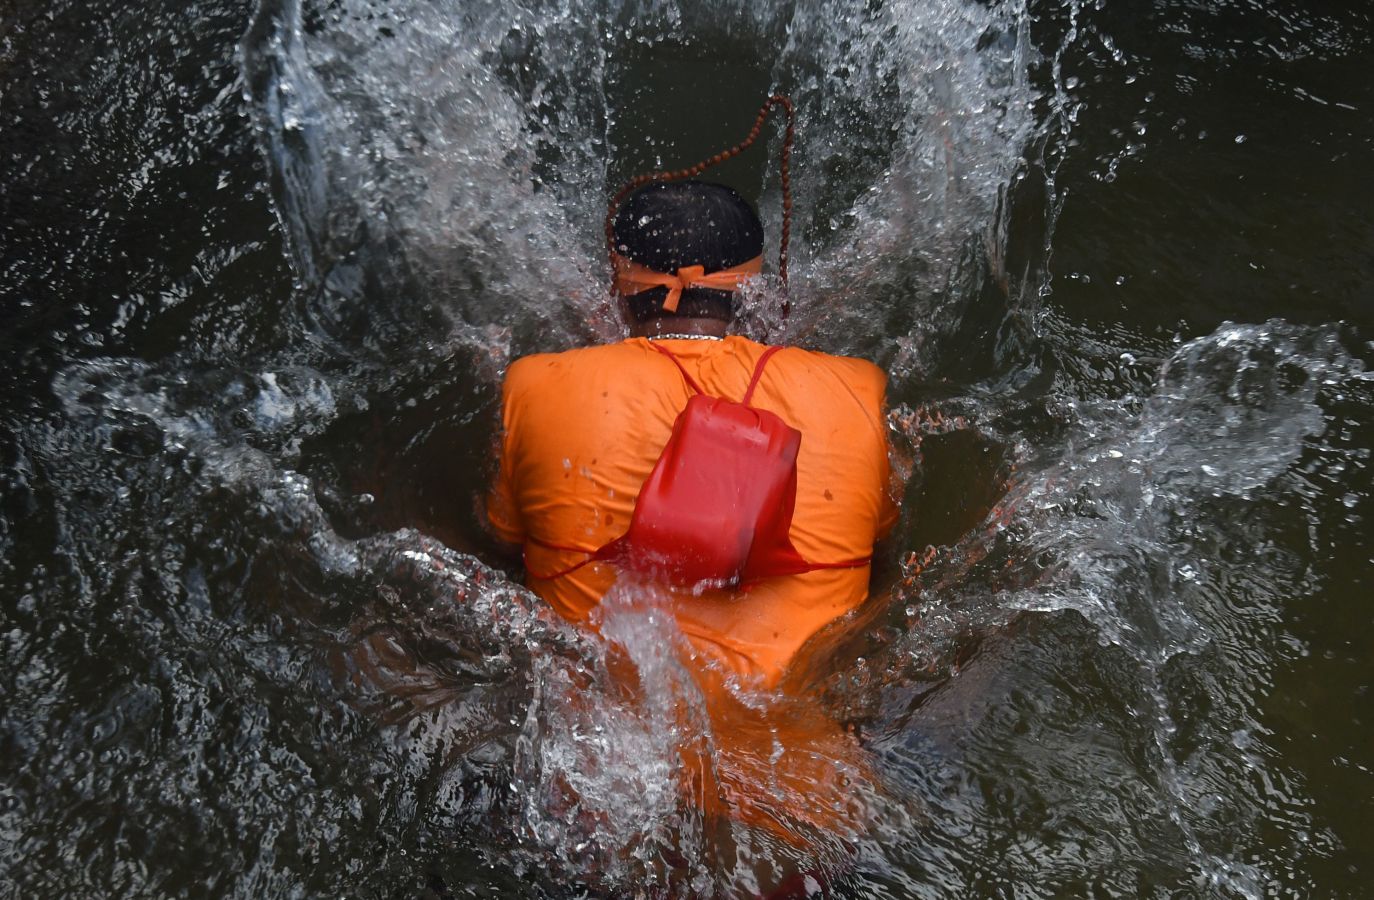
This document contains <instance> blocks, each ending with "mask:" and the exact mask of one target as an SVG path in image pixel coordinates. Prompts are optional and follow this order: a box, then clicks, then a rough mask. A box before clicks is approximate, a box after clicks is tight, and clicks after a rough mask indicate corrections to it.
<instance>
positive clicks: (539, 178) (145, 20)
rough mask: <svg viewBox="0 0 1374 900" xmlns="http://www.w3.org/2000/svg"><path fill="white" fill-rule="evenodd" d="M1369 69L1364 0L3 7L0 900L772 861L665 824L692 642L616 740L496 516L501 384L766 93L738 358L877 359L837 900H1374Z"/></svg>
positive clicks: (643, 663) (658, 632)
mask: <svg viewBox="0 0 1374 900" xmlns="http://www.w3.org/2000/svg"><path fill="white" fill-rule="evenodd" d="M1371 64H1374V9H1371V8H1370V7H1369V6H1368V5H1367V4H1330V5H1329V6H1324V5H1322V4H1312V3H1302V4H1300V3H1287V2H1272V3H1258V2H1252V0H1243V2H1242V0H1211V2H1179V0H1174V2H1170V0H1153V2H1149V3H1143V2H1142V3H1135V4H1124V3H1114V4H1110V5H1109V4H1105V3H1060V4H1056V3H1031V4H1030V5H1029V7H1028V8H1027V7H1025V6H1023V5H1021V4H1017V3H1008V4H995V3H979V2H972V0H969V2H960V0H946V2H940V3H914V2H913V3H901V2H891V3H871V4H868V5H867V6H866V7H863V8H858V7H855V6H853V5H851V4H840V3H814V4H802V3H797V4H789V3H779V4H763V3H760V4H756V5H738V4H716V3H702V4H688V5H677V4H673V3H654V4H644V5H640V6H635V5H623V6H622V5H616V4H562V5H559V4H527V5H515V4H490V5H484V4H482V3H479V2H468V3H459V2H434V3H429V4H420V3H395V4H383V3H368V2H364V0H357V2H335V3H328V4H326V3H322V2H321V3H314V2H308V3H304V4H303V5H302V6H297V5H296V4H295V3H294V2H277V0H261V2H242V3H231V2H224V3H214V2H202V3H197V4H194V5H193V6H190V7H189V8H186V7H184V6H183V5H179V4H170V3H163V4H159V3H154V2H148V3H143V4H135V5H131V4H117V3H110V2H105V0H93V2H86V3H79V4H78V3H73V2H65V0H58V2H54V3H50V4H45V5H28V6H21V7H15V8H12V9H10V10H8V11H6V12H4V14H3V15H2V16H0V316H3V329H2V330H0V351H2V352H3V354H4V361H5V367H4V372H3V376H0V377H3V379H4V390H3V392H2V393H0V416H3V422H4V437H3V441H0V454H3V456H0V641H3V647H4V656H3V659H4V665H3V667H0V672H2V673H3V683H0V697H3V702H0V758H3V759H4V761H5V762H4V769H3V772H4V778H3V779H0V860H3V868H0V885H3V887H0V896H7V897H11V896H12V897H33V896H52V897H67V896H82V897H104V896H206V895H209V896H221V895H227V896H254V897H256V896H316V895H319V896H324V895H333V896H339V895H344V896H387V897H405V896H419V895H423V894H424V893H425V892H426V891H429V892H432V893H439V892H447V893H450V894H452V895H455V896H469V895H471V896H506V895H517V894H518V895H525V894H531V893H534V894H540V895H549V896H562V895H567V894H569V893H576V892H577V891H578V890H580V889H581V888H579V887H577V886H578V885H582V886H585V887H586V888H588V889H590V890H592V891H594V892H603V893H610V894H612V895H622V894H634V893H636V892H637V891H641V890H642V891H643V892H644V893H649V894H652V893H653V889H652V887H651V886H652V885H654V884H658V885H671V886H673V890H676V891H677V892H678V893H681V894H698V895H719V896H730V895H735V894H739V893H748V892H749V891H750V890H751V887H752V886H753V885H755V884H757V883H758V882H757V881H756V880H754V879H756V878H757V877H758V873H759V872H761V871H764V870H767V869H768V868H769V867H772V866H776V867H780V868H786V867H787V866H788V865H790V863H789V862H788V859H787V857H788V853H787V851H785V850H783V849H781V848H779V847H776V846H772V845H769V844H767V843H766V842H762V843H760V842H755V843H753V844H751V843H750V842H749V839H748V837H747V836H742V835H735V836H733V837H732V840H733V841H734V843H733V844H730V843H729V842H726V843H721V842H719V841H717V840H716V839H714V838H712V837H711V836H710V835H707V834H706V833H705V832H704V831H703V830H702V827H701V823H700V822H699V821H698V820H697V819H695V818H694V817H693V815H692V813H691V811H688V810H682V809H679V808H677V807H676V805H675V803H674V802H673V798H674V797H675V796H676V792H675V789H674V777H675V775H674V771H673V760H675V759H676V756H675V753H676V750H675V748H674V743H673V742H674V741H675V740H679V739H680V738H681V735H680V734H679V733H678V732H677V731H675V730H674V729H675V727H676V723H677V722H678V719H679V718H680V717H682V716H686V717H687V720H688V721H696V720H699V718H700V716H699V715H697V713H699V701H698V700H694V699H693V695H692V692H691V690H690V682H689V680H687V679H685V677H684V675H683V673H682V670H681V668H680V666H677V665H676V663H675V657H674V656H673V653H672V652H671V649H670V648H671V646H672V642H673V638H672V635H671V634H670V633H665V631H664V626H663V623H662V622H661V621H655V620H653V618H652V617H651V616H650V617H646V616H644V615H642V614H640V613H637V612H636V611H635V608H634V606H633V604H631V605H627V606H620V605H616V604H612V608H611V609H610V610H609V611H608V614H607V616H608V618H607V622H606V625H605V631H606V633H607V635H608V636H609V637H611V638H613V639H614V640H615V641H617V642H618V643H619V645H620V647H621V649H622V650H623V651H624V652H625V653H628V655H629V656H630V658H631V659H632V660H633V661H634V662H635V663H636V664H637V665H638V666H639V669H640V672H641V679H642V681H643V683H644V684H645V685H646V699H645V700H644V701H643V703H641V705H639V706H636V705H634V704H631V703H627V701H624V700H623V698H618V695H617V692H616V690H615V688H614V686H613V682H614V679H613V678H612V677H611V675H610V668H609V666H610V664H609V662H608V651H607V647H606V646H605V645H604V644H602V643H601V642H600V641H597V640H595V639H592V638H590V637H588V636H586V635H583V634H579V633H577V632H575V631H573V630H571V629H569V628H567V627H566V626H564V625H562V624H561V623H560V622H558V621H556V620H555V619H552V618H550V617H549V616H548V615H547V613H545V612H544V611H541V610H540V608H539V606H538V605H537V604H536V603H535V602H533V601H532V599H531V598H530V597H529V596H528V595H526V594H524V593H523V592H522V591H521V590H520V589H519V588H518V587H517V586H516V585H515V584H514V583H512V581H511V578H510V576H511V574H512V573H507V572H502V571H500V570H498V569H491V568H487V567H486V566H485V565H483V564H482V562H480V560H482V559H491V557H490V556H489V555H488V551H489V550H490V549H491V548H490V547H489V546H487V544H486V543H485V538H484V537H483V535H482V532H481V529H480V527H479V526H478V524H477V520H476V514H475V509H476V504H477V502H478V498H479V497H480V494H481V491H482V489H483V487H484V485H485V483H486V478H487V476H488V469H487V466H488V460H489V453H490V449H491V446H492V440H493V419H492V415H493V412H494V403H495V398H496V386H497V385H498V384H499V378H500V372H501V370H502V367H503V366H504V364H505V363H506V362H507V361H508V360H509V359H510V358H512V357H513V356H515V355H519V354H521V353H525V352H529V351H531V350H535V349H556V348H561V347H566V346H571V345H574V344H576V343H580V342H584V341H587V340H597V339H605V338H609V337H613V336H615V335H616V334H617V330H616V329H617V325H616V323H615V322H614V320H613V318H612V317H611V315H610V306H609V304H608V303H607V301H606V298H605V296H604V290H603V288H602V287H601V283H602V281H601V279H602V273H601V272H600V271H599V270H598V268H597V266H598V250H597V240H598V239H597V234H598V225H599V219H600V216H601V215H602V214H603V207H602V204H603V202H604V197H605V196H606V194H607V193H608V192H609V190H610V189H612V188H613V187H614V186H616V185H618V184H619V183H620V181H621V180H622V179H624V178H625V177H627V176H628V175H631V174H633V173H636V172H638V171H641V170H642V169H644V168H646V167H648V166H652V165H656V164H660V163H662V164H667V165H678V164H682V163H685V162H689V161H692V160H694V159H695V158H696V157H698V156H700V155H703V154H705V153H707V152H711V151H713V150H715V149H716V148H717V147H719V146H720V145H723V144H728V143H733V142H734V141H735V140H737V135H738V133H739V132H741V131H742V130H744V129H745V128H746V127H747V124H748V121H749V118H750V115H751V112H752V110H753V108H754V107H755V105H756V103H757V101H758V100H759V99H760V98H761V97H762V96H763V95H764V94H766V93H768V92H769V91H770V90H784V91H788V92H790V93H791V94H792V95H793V96H794V97H795V99H796V100H797V102H798V108H799V112H800V116H801V120H800V133H799V144H798V148H797V157H796V161H795V168H796V173H797V190H798V198H797V199H798V220H797V223H796V226H795V231H794V260H795V268H794V270H793V273H792V281H793V304H794V308H795V310H796V312H795V314H794V316H793V318H792V320H790V321H789V322H788V323H787V325H786V326H785V329H784V326H782V325H781V324H780V323H779V322H778V320H777V317H776V314H775V310H776V308H777V301H778V296H777V293H776V291H775V290H774V289H773V288H772V287H768V288H765V289H764V290H762V291H761V292H759V294H758V295H757V296H754V297H752V298H751V313H750V316H749V319H748V324H747V327H748V329H749V330H750V331H751V333H755V334H771V336H772V337H773V338H774V339H784V340H792V341H796V342H800V343H804V344H808V345H811V346H816V347H820V348H823V349H829V350H832V351H838V352H849V353H856V354H859V355H864V356H867V357H869V358H872V359H874V360H876V361H878V362H879V363H880V364H882V365H883V366H884V367H885V368H887V369H888V370H889V372H890V373H891V375H892V387H891V393H892V401H893V405H894V415H893V418H892V424H893V429H894V441H895V443H896V445H897V446H898V448H899V453H900V454H901V455H902V456H903V457H904V458H907V459H909V460H910V461H911V462H912V465H913V476H912V480H911V486H910V488H909V489H908V492H907V496H906V503H905V509H906V513H905V515H904V519H903V522H902V524H901V526H900V528H899V532H898V534H897V536H896V538H895V540H894V542H893V546H892V547H891V548H889V549H888V550H887V552H886V555H885V557H884V559H883V561H882V564H881V566H880V569H881V570H882V572H881V576H880V580H881V582H882V584H883V585H884V586H886V585H888V584H891V585H892V590H891V592H890V593H884V594H883V596H882V598H881V599H880V600H879V601H878V602H875V603H874V604H872V608H871V609H868V610H866V611H865V612H866V614H865V616H863V617H862V621H860V622H858V623H855V624H853V625H851V627H849V628H847V629H845V630H841V631H839V632H837V633H836V634H833V635H830V636H828V638H827V640H826V641H824V642H822V643H821V644H820V645H819V646H818V647H817V648H816V650H815V652H814V653H813V654H812V655H811V658H810V661H809V662H808V664H807V665H806V666H804V667H803V668H802V669H801V670H800V671H799V672H798V673H797V676H796V678H795V681H796V682H797V685H798V686H800V687H802V688H804V689H805V692H806V694H807V695H808V696H809V697H811V698H812V700H813V702H815V703H817V704H820V705H821V706H822V707H823V708H825V709H827V710H828V711H829V712H830V713H831V714H833V715H835V716H838V717H840V718H842V719H844V720H846V721H849V722H852V723H854V724H855V725H856V726H857V728H858V729H859V732H860V733H861V734H862V735H863V736H864V740H865V742H866V744H867V745H868V746H869V748H870V749H871V751H872V753H873V755H874V757H875V759H877V760H878V766H877V768H878V770H879V776H878V779H877V780H876V781H875V782H874V783H873V784H865V785H860V786H859V788H857V789H856V791H857V793H856V798H857V800H856V802H858V803H859V805H860V806H861V807H862V808H863V810H864V812H865V814H866V817H867V822H868V826H867V827H866V829H865V830H864V831H863V832H862V834H859V835H857V836H854V839H853V842H852V843H853V846H854V848H855V850H856V851H857V865H856V866H854V867H853V868H852V869H847V868H846V867H841V868H845V869H846V871H844V873H843V874H842V875H841V876H840V877H839V878H838V879H837V880H836V882H835V885H834V890H835V891H836V892H837V893H838V894H839V895H841V896H894V897H897V896H924V897H946V896H1017V897H1022V896H1025V897H1038V896H1047V897H1048V896H1094V897H1096V896H1150V897H1153V896H1160V897H1163V896H1170V897H1173V896H1200V897H1269V896H1295V897H1362V896H1368V895H1370V893H1371V892H1374V868H1371V864H1370V862H1369V860H1370V859H1371V858H1374V855H1372V854H1371V851H1374V839H1371V838H1370V837H1369V835H1370V834H1374V771H1372V770H1374V747H1372V745H1371V742H1370V740H1369V733H1370V732H1369V727H1370V720H1371V717H1374V697H1372V696H1371V689H1372V686H1374V616H1372V615H1371V613H1370V611H1369V606H1368V597H1369V594H1368V593H1366V592H1367V591H1368V590H1369V587H1370V585H1369V575H1368V573H1369V572H1370V567H1371V563H1374V559H1371V551H1370V544H1369V541H1368V539H1367V534H1368V525H1367V519H1366V517H1367V516H1368V515H1369V514H1370V502H1371V484H1370V472H1369V463H1370V460H1369V454H1370V446H1371V439H1372V438H1374V380H1371V377H1370V376H1369V375H1368V374H1366V372H1365V366H1366V365H1367V363H1368V362H1369V361H1370V358H1371V356H1374V343H1371V341H1374V302H1371V301H1374V297H1372V296H1371V289H1370V287H1369V279H1370V277H1371V276H1374V212H1371V209H1374V206H1371V202H1370V201H1371V200H1374V175H1371V160H1372V159H1374V117H1372V116H1371V113H1374V79H1371V78H1370V77H1369V68H1370V65H1371ZM774 149H776V148H774ZM731 166H732V167H731V168H726V169H722V171H721V176H722V177H723V178H725V179H726V180H729V181H731V182H732V183H734V184H736V185H738V186H740V187H741V189H743V190H745V192H746V193H747V194H749V195H750V196H753V197H758V198H759V199H760V203H761V207H762V210H763V212H764V215H765V219H767V220H768V223H769V227H770V229H773V228H776V223H777V211H778V208H779V197H778V185H777V182H776V176H775V175H774V174H773V172H772V170H771V169H770V168H769V167H767V166H766V165H765V164H764V161H763V159H762V157H761V156H759V157H758V158H753V159H749V158H746V159H743V160H741V161H739V162H738V163H732V164H731ZM665 648H669V649H665ZM587 697H590V698H592V701H593V702H592V703H590V704H588V703H585V702H579V698H583V699H585V698H587ZM752 701H753V702H757V703H760V704H764V705H767V704H778V703H783V701H781V700H780V699H778V698H771V697H754V698H752ZM694 704H696V705H694ZM693 715H697V719H693V718H692V717H693ZM722 765H727V763H726V762H722ZM569 783H571V784H573V785H574V786H575V789H576V791H577V792H578V794H579V796H580V797H581V801H580V802H581V804H582V805H581V807H580V808H579V809H580V811H581V812H582V813H583V815H580V816H579V815H563V814H562V812H560V808H559V806H558V804H557V802H556V801H557V799H558V797H559V796H560V794H559V791H560V790H561V789H562V787H561V786H563V785H567V784H569ZM727 847H733V848H734V849H732V850H728V849H724V848H727ZM751 854H752V855H751ZM820 855H821V857H822V863H823V864H829V863H828V862H827V860H828V858H827V857H825V854H824V853H823V852H822V853H821V854H820ZM831 862H833V860H831ZM570 885H572V886H573V887H569V886H570Z"/></svg>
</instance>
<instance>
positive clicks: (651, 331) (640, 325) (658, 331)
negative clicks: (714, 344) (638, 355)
mask: <svg viewBox="0 0 1374 900" xmlns="http://www.w3.org/2000/svg"><path fill="white" fill-rule="evenodd" d="M729 328H730V323H729V322H726V321H724V320H722V319H710V318H706V317H701V318H679V317H677V316H670V317H660V318H657V319H649V320H647V321H644V322H636V323H634V325H633V326H632V327H631V328H630V337H642V338H655V337H661V336H663V335H668V334H690V335H701V336H702V337H716V338H719V337H725V334H726V332H727V331H728V330H729Z"/></svg>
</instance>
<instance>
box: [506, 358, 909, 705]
mask: <svg viewBox="0 0 1374 900" xmlns="http://www.w3.org/2000/svg"><path fill="white" fill-rule="evenodd" d="M659 343H661V344H662V345H663V346H665V347H666V348H667V349H669V350H670V351H672V353H673V355H674V356H676V357H677V358H678V359H679V360H680V361H681V362H682V364H683V365H684V366H685V367H686V369H687V371H688V372H690V373H691V374H692V377H693V378H695V379H696V380H697V382H698V383H699V384H700V385H701V386H702V388H703V389H704V390H705V391H706V392H707V393H709V394H712V395H714V396H718V397H725V398H728V399H731V400H738V399H739V398H740V397H741V396H742V395H743V394H744V391H745V387H746V386H747V384H748V382H749V377H750V375H751V374H752V373H753V370H754V365H755V363H756V362H757V361H758V358H759V357H760V356H761V355H762V354H763V352H764V350H766V349H767V348H766V347H765V346H764V345H762V344H758V343H755V342H754V341H750V340H747V339H745V338H741V337H728V338H726V339H724V340H722V341H711V340H664V341H661V342H659ZM885 381H886V379H885V376H884V375H883V373H882V371H881V370H880V369H878V367H876V366H874V365H873V364H872V363H869V362H865V361H863V360H858V359H850V358H846V357H837V356H829V355H826V354H823V353H816V352H812V351H807V350H802V349H799V348H792V347H789V348H785V349H783V350H781V351H780V352H778V353H777V354H775V355H774V356H773V358H772V359H771V360H770V361H769V362H768V365H767V366H766V367H765V369H764V372H763V377H762V379H761V380H760V382H759V386H758V388H757V390H756V391H755V393H754V398H753V401H752V404H751V405H753V406H756V407H758V408H760V409H766V410H769V411H771V412H774V413H776V414H777V415H778V416H780V417H781V418H782V420H783V421H784V422H786V423H787V424H789V425H791V426H792V427H793V428H796V429H797V430H799V431H800V432H801V433H802V442H801V450H800V452H799V453H798V456H797V504H796V511H795V513H794V515H793V518H792V529H791V538H792V543H793V544H794V545H795V546H796V548H797V550H798V551H799V552H800V553H801V555H802V556H803V557H805V558H806V559H807V560H808V561H810V562H815V563H827V562H840V561H843V560H850V559H856V558H861V557H865V556H868V555H869V554H870V553H872V550H873V544H874V542H875V541H876V540H877V539H878V538H879V537H881V536H882V535H883V534H885V533H886V532H887V530H888V529H889V528H891V526H892V524H893V523H894V522H895V520H896V516H897V509H896V505H895V504H894V502H893V500H892V498H891V497H890V495H889V492H888V490H889V484H888V481H889V469H888V461H887V442H886V439H885V430H886V426H885V422H884V417H883V391H884V386H885ZM690 396H691V391H690V389H689V388H688V387H687V385H686V383H685V382H684V381H683V378H682V374H681V373H680V372H679V371H678V370H677V368H676V367H675V366H674V365H673V363H672V362H671V361H670V360H668V359H667V358H665V357H664V356H663V355H662V354H660V353H658V352H657V351H655V350H654V348H653V347H652V346H650V344H649V342H648V341H647V340H646V339H644V338H633V339H630V340H627V341H623V342H621V343H618V344H608V345H603V346H596V347H587V348H583V349H579V350H569V351H567V352H564V353H556V354H541V355H537V356H528V357H525V358H523V359H520V360H517V361H516V362H515V363H513V364H512V365H511V367H510V370H509V371H508V372H507V374H506V381H505V385H504V388H503V423H504V427H505V436H504V441H503V446H502V453H501V462H500V474H499V476H498V479H497V483H496V486H495V487H494V488H493V490H492V493H491V495H490V496H489V497H488V501H487V510H488V516H489V517H490V520H491V523H492V525H493V527H494V528H495V530H496V532H497V534H498V535H499V536H500V537H501V538H503V539H504V540H507V541H510V542H512V543H518V544H523V545H524V547H525V552H526V561H527V565H528V567H529V569H530V571H532V572H558V571H561V570H564V569H566V568H568V567H570V566H572V565H574V564H576V563H578V562H581V561H582V560H583V559H585V558H586V554H585V553H583V554H579V553H575V552H570V551H565V550H552V549H549V548H547V547H543V546H540V545H539V544H537V543H533V542H530V541H529V540H527V538H530V537H533V538H536V539H538V540H539V541H543V542H546V543H552V544H559V545H563V546H574V547H579V548H584V549H585V550H586V551H587V552H591V551H594V550H596V549H598V548H599V547H601V546H602V545H604V544H606V543H608V542H610V541H611V540H613V539H615V538H617V537H619V536H620V535H621V534H623V533H624V532H625V530H626V529H627V528H628V527H629V524H630V516H631V513H632V512H633V510H634V503H635V497H636V496H637V495H638V493H639V488H640V485H642V484H643V483H644V481H645V479H646V478H648V476H649V473H650V471H651V470H652V469H653V467H654V464H655V462H656V461H657V460H658V455H659V453H660V451H661V450H662V449H663V446H664V445H665V444H666V443H667V441H668V436H669V434H670V433H671V432H672V428H673V422H674V420H675V419H676V418H677V415H678V413H679V412H681V411H682V409H683V408H684V407H685V406H686V405H687V400H688V398H689V397H690ZM617 574H618V573H617V570H616V569H615V568H614V567H613V566H611V565H609V564H602V563H593V564H591V565H587V566H584V567H583V568H581V569H578V570H577V571H575V572H573V573H571V574H569V575H565V576H562V577H559V578H554V579H548V580H544V579H538V578H534V577H531V579H530V581H529V586H530V588H531V589H532V590H533V591H534V592H535V593H537V594H539V595H540V596H541V597H543V598H544V599H545V600H547V601H548V602H549V603H550V604H551V605H553V607H554V608H555V609H557V610H558V611H559V612H560V613H562V614H563V615H564V616H565V617H567V618H568V619H570V620H573V621H584V620H585V619H586V617H587V615H588V613H589V612H590V610H591V609H592V608H593V607H594V606H595V605H596V603H597V602H598V601H599V600H600V598H601V596H602V595H603V594H604V593H605V592H606V591H607V590H608V589H609V588H610V587H611V585H612V584H613V583H614V582H615V579H616V577H617ZM868 578H869V569H868V567H867V566H865V567H862V568H851V569H822V570H818V571H814V572H807V573H805V574H801V575H788V576H781V577H777V578H769V579H764V580H762V581H759V582H756V583H754V584H752V585H750V586H749V587H748V589H747V590H742V591H740V590H713V591H707V592H705V593H704V594H702V595H700V596H698V595H694V594H692V593H690V592H681V593H680V594H678V595H677V596H676V597H675V607H674V608H675V614H676V617H677V620H678V625H679V627H680V628H681V629H682V631H683V633H684V634H686V635H687V636H688V638H689V639H690V640H691V641H692V642H693V644H694V645H695V646H696V647H697V648H698V649H699V650H704V651H707V652H710V653H712V654H713V655H715V656H717V657H719V658H721V659H723V660H724V661H725V662H726V663H727V664H728V665H729V666H730V667H731V668H732V669H734V670H735V671H737V672H740V673H741V674H746V675H752V676H757V677H760V678H762V680H763V681H764V682H765V683H766V684H772V683H775V682H776V681H777V680H778V678H779V677H780V676H781V675H782V673H783V671H784V670H785V669H786V667H787V664H788V663H789V662H790V661H791V659H792V657H793V655H794V654H795V653H796V652H797V650H798V649H799V648H800V647H801V645H802V644H803V643H804V642H805V641H806V640H807V638H809V637H811V635H813V634H815V633H816V631H818V630H819V629H820V628H822V627H823V626H824V625H826V624H827V623H829V622H831V621H833V620H834V619H836V618H838V617H839V616H842V615H844V614H845V613H847V612H849V611H850V610H852V609H854V608H855V607H856V606H858V605H859V604H860V603H862V602H863V601H864V599H865V597H866V596H867V591H868Z"/></svg>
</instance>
